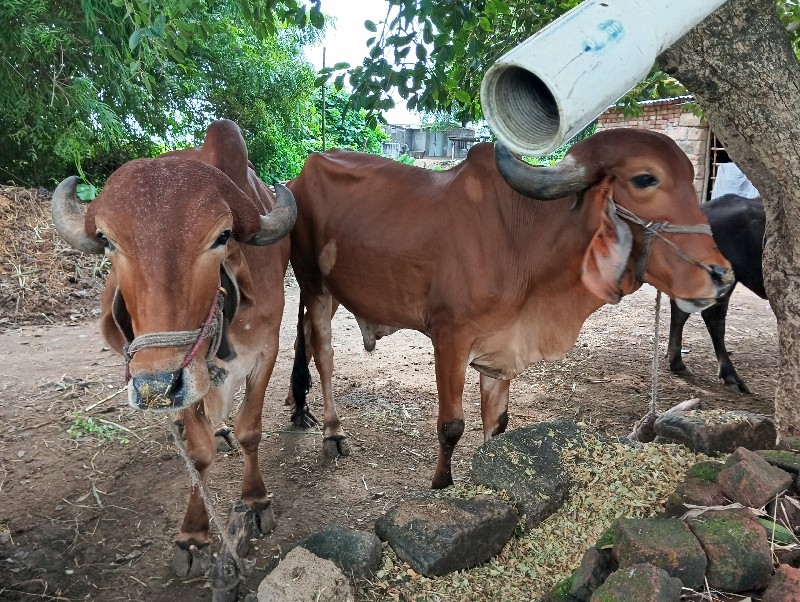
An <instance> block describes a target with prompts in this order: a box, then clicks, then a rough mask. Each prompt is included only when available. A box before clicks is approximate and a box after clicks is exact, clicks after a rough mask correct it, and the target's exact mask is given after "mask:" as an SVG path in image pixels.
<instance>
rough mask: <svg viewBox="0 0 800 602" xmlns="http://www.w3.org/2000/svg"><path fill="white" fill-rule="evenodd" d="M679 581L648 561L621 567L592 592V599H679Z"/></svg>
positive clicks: (649, 601) (665, 601)
mask: <svg viewBox="0 0 800 602" xmlns="http://www.w3.org/2000/svg"><path fill="white" fill-rule="evenodd" d="M680 599H681V581H680V579H676V578H675V577H670V576H669V574H668V573H667V572H666V571H664V570H663V569H660V568H658V567H655V566H653V565H651V564H647V563H643V564H635V565H633V566H630V567H627V568H625V569H622V568H620V570H618V571H617V572H616V573H613V574H612V575H611V576H610V577H609V578H608V579H606V582H605V583H604V584H603V585H601V586H600V587H599V588H598V589H597V590H596V591H595V592H594V594H593V595H592V597H591V602H633V601H634V600H635V601H636V602H679V600H680Z"/></svg>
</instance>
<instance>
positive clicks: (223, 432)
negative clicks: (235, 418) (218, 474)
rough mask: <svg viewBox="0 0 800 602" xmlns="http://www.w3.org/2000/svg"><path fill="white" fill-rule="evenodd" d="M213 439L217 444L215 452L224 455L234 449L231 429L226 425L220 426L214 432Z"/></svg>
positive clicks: (234, 444)
mask: <svg viewBox="0 0 800 602" xmlns="http://www.w3.org/2000/svg"><path fill="white" fill-rule="evenodd" d="M214 439H215V440H216V442H217V451H218V452H220V453H225V452H229V451H233V450H234V449H236V443H235V442H234V440H233V429H232V428H231V427H229V426H227V425H224V424H223V425H222V426H221V427H219V428H218V429H217V430H216V431H214Z"/></svg>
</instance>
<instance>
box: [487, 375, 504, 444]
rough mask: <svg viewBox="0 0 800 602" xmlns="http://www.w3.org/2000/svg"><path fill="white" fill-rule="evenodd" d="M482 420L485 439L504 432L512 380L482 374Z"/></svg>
mask: <svg viewBox="0 0 800 602" xmlns="http://www.w3.org/2000/svg"><path fill="white" fill-rule="evenodd" d="M480 381H481V422H482V423H483V440H484V442H485V441H488V440H489V439H491V438H492V437H494V436H496V435H499V434H500V433H504V432H505V430H506V427H507V426H508V389H509V386H510V385H511V381H510V380H498V379H496V378H492V377H491V376H486V375H485V374H481V376H480Z"/></svg>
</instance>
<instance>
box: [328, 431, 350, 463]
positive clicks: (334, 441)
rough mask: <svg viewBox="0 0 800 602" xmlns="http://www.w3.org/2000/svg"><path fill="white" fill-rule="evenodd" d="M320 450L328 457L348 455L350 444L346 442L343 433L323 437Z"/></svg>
mask: <svg viewBox="0 0 800 602" xmlns="http://www.w3.org/2000/svg"><path fill="white" fill-rule="evenodd" d="M322 450H323V451H324V452H325V455H326V456H328V457H329V458H336V457H338V456H349V455H350V444H349V443H348V442H347V437H345V436H344V435H336V436H334V437H325V439H323V440H322Z"/></svg>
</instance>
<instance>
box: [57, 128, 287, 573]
mask: <svg viewBox="0 0 800 602" xmlns="http://www.w3.org/2000/svg"><path fill="white" fill-rule="evenodd" d="M76 183H77V178H76V177H74V176H73V177H71V178H67V179H66V180H64V181H63V182H62V183H61V184H60V185H59V186H58V188H57V190H56V192H55V194H54V196H53V207H52V212H53V222H54V224H55V226H56V229H57V230H58V232H59V233H60V234H61V236H62V237H63V238H64V239H65V240H66V241H67V242H68V243H70V244H71V245H72V246H73V247H75V248H77V249H79V250H81V251H84V252H89V253H105V254H106V257H108V259H109V260H110V262H111V271H110V273H109V277H108V281H107V282H106V287H105V292H104V295H103V301H102V315H101V318H100V328H101V331H102V334H103V336H104V337H105V339H106V340H107V341H108V343H109V344H110V345H111V346H112V347H113V348H114V349H115V350H116V351H117V352H119V353H123V354H124V355H125V358H126V365H127V378H128V399H129V402H130V404H131V405H132V406H134V407H136V408H140V409H148V408H149V409H154V410H161V411H178V410H183V411H182V414H183V416H182V418H183V423H184V429H185V434H186V447H187V451H188V453H189V456H190V457H191V459H192V460H193V461H194V465H195V467H196V468H197V470H198V471H199V473H200V476H201V478H202V479H205V477H206V475H207V473H208V471H209V469H210V468H211V465H212V464H213V462H214V458H215V454H216V444H215V440H214V434H213V432H212V423H213V424H214V425H215V426H216V425H217V424H219V423H221V422H222V421H223V420H224V419H225V418H226V417H227V416H228V415H229V413H230V411H231V407H232V403H233V394H234V392H235V391H236V389H237V388H238V386H239V385H240V384H241V382H242V380H245V382H246V392H245V398H244V402H243V403H242V406H241V409H240V410H239V412H238V414H237V416H236V420H235V424H234V432H235V435H236V439H237V441H238V442H239V444H240V446H241V448H242V451H243V455H244V476H243V480H242V499H243V500H244V502H245V503H246V504H248V505H249V506H250V508H251V509H252V510H253V511H254V512H255V513H256V515H257V517H258V518H259V519H260V520H262V524H263V525H264V526H265V527H267V522H271V521H272V520H274V519H272V516H271V515H272V511H271V509H270V508H269V503H270V500H269V497H268V495H267V489H266V487H265V485H264V480H263V479H262V477H261V473H260V471H259V468H258V446H259V443H260V441H261V411H262V405H263V402H264V392H265V389H266V387H267V383H268V382H269V378H270V375H271V374H272V369H273V367H274V365H275V358H276V356H277V353H278V337H279V330H280V322H281V315H282V313H283V302H284V292H283V277H284V273H285V270H286V266H287V264H288V260H289V239H288V237H286V234H287V233H288V232H289V230H290V229H291V227H292V224H293V223H294V218H295V214H296V209H295V205H294V200H293V198H292V194H291V192H289V190H288V189H287V188H285V187H284V186H280V185H276V189H277V201H276V197H275V195H273V194H272V192H271V191H270V190H269V188H267V186H266V185H265V184H264V183H263V182H262V181H261V180H259V179H258V177H257V176H256V174H255V172H254V171H253V169H252V167H251V166H250V165H249V162H248V159H247V148H246V146H245V143H244V139H243V138H242V135H241V132H240V131H239V127H238V126H237V125H236V124H235V123H233V122H232V121H217V122H214V123H213V124H211V126H209V128H208V131H207V133H206V138H205V141H204V143H203V146H202V147H200V148H193V149H185V150H181V151H176V152H172V153H168V154H166V155H163V156H161V157H158V158H156V159H139V160H136V161H131V162H129V163H126V164H125V165H123V166H122V167H120V168H119V169H118V170H117V171H115V172H114V173H113V174H112V175H111V177H110V178H109V179H108V181H107V182H106V185H105V187H104V188H103V191H102V193H101V194H100V195H99V196H98V197H97V199H95V200H94V201H93V202H92V203H91V205H90V206H89V210H88V212H87V213H86V215H85V218H84V215H83V211H82V210H81V209H80V207H79V206H78V203H77V201H76V198H75V188H76ZM226 376H227V377H226ZM223 380H224V382H223ZM208 527H209V524H208V515H207V513H206V509H205V507H204V505H203V500H202V498H201V495H200V492H199V491H198V490H197V488H193V489H192V491H191V495H190V497H189V505H188V509H187V511H186V515H185V517H184V520H183V524H182V525H181V528H180V534H179V535H178V539H177V544H178V548H177V549H176V561H177V563H176V570H177V571H178V572H179V573H185V572H187V571H188V570H189V565H190V564H191V560H192V557H191V555H190V554H189V553H188V550H189V549H190V548H191V546H196V547H198V548H202V547H203V546H206V545H208V544H209V543H210V539H209V534H208ZM269 528H271V526H270V527H269ZM194 572H196V571H193V573H194Z"/></svg>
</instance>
